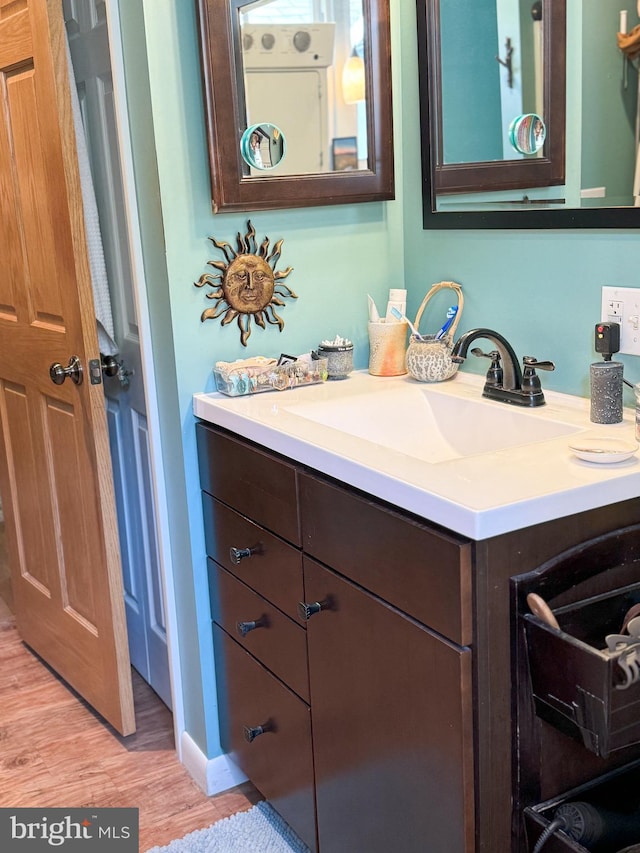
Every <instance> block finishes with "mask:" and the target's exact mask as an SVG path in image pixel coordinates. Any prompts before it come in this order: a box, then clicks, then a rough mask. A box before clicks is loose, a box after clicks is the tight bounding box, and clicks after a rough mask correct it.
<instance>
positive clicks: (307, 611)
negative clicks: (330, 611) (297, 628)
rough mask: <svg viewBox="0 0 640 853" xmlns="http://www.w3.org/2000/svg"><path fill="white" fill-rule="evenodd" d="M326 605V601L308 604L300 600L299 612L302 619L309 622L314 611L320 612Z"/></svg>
mask: <svg viewBox="0 0 640 853" xmlns="http://www.w3.org/2000/svg"><path fill="white" fill-rule="evenodd" d="M325 606H326V602H324V601H314V602H313V603H312V604H307V603H306V602H305V601H300V602H298V613H299V615H300V618H301V619H304V621H305V622H308V621H309V619H311V617H312V616H313V615H314V613H320V611H321V610H322V608H323V607H325Z"/></svg>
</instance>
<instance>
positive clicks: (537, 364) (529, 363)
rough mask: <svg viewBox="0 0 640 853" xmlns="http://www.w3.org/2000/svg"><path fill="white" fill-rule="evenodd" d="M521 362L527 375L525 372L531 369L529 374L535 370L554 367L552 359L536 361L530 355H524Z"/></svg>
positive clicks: (553, 368)
mask: <svg viewBox="0 0 640 853" xmlns="http://www.w3.org/2000/svg"><path fill="white" fill-rule="evenodd" d="M522 363H523V364H524V371H525V375H527V373H528V372H529V371H531V372H529V375H530V376H531V375H533V374H535V371H536V370H555V369H556V366H555V364H554V363H553V362H552V361H538V359H537V358H535V357H534V356H532V355H525V356H524V358H523V359H522Z"/></svg>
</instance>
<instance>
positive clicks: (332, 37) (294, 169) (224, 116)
mask: <svg viewBox="0 0 640 853" xmlns="http://www.w3.org/2000/svg"><path fill="white" fill-rule="evenodd" d="M199 8H200V29H201V48H202V64H203V74H204V82H205V88H206V106H207V135H208V142H209V162H210V168H211V179H212V180H211V182H212V196H213V207H214V211H222V210H259V209H265V208H279V207H303V206H310V205H323V204H349V203H354V202H363V201H379V200H384V199H391V198H393V197H394V176H393V131H392V113H391V56H390V50H391V49H390V33H389V0H334V2H332V3H328V2H326V0H301V2H299V3H298V4H297V5H296V6H295V9H294V8H293V5H292V4H290V3H289V4H287V3H284V2H283V0H267V2H256V0H199ZM292 9H293V11H292ZM348 64H351V65H353V64H357V65H358V67H359V69H360V71H359V73H360V75H361V81H362V82H361V87H360V88H361V95H360V96H359V97H358V98H357V99H356V100H357V102H354V101H353V100H352V96H351V95H349V94H347V91H346V89H345V88H343V82H342V80H343V69H344V68H345V67H346V66H347V65H348ZM362 83H363V84H364V85H363V86H362ZM263 122H264V123H269V124H272V125H276V126H277V127H278V128H280V129H281V130H282V134H283V136H284V139H285V142H286V156H285V157H284V158H283V160H282V163H280V164H279V165H278V166H277V167H276V168H275V169H266V170H260V169H257V168H254V167H253V166H249V165H248V164H247V163H246V162H245V161H244V159H243V157H242V153H241V149H240V140H241V137H242V134H243V133H244V131H245V130H246V129H247V127H248V126H250V125H254V124H260V123H263ZM345 138H347V139H355V140H356V141H355V146H356V155H355V166H353V165H351V161H350V165H349V168H343V167H341V166H337V165H336V164H335V158H334V156H333V153H334V149H335V147H336V146H335V143H336V142H337V141H340V140H344V139H345Z"/></svg>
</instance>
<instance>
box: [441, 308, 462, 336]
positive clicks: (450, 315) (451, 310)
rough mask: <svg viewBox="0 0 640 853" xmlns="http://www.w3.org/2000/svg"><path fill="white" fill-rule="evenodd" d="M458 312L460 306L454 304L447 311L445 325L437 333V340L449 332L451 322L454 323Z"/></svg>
mask: <svg viewBox="0 0 640 853" xmlns="http://www.w3.org/2000/svg"><path fill="white" fill-rule="evenodd" d="M457 313H458V306H457V305H452V306H451V308H449V310H448V311H447V319H446V320H445V323H444V326H443V327H442V328H441V329H440V331H439V332H437V333H436V340H437V341H439V340H440V339H441V338H444V336H445V335H446V334H447V332H448V331H449V329H450V328H451V324H452V323H453V321H454V319H455V316H456V314H457Z"/></svg>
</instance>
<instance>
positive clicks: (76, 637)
mask: <svg viewBox="0 0 640 853" xmlns="http://www.w3.org/2000/svg"><path fill="white" fill-rule="evenodd" d="M64 38H65V33H64V23H63V17H62V8H61V3H60V0H0V87H1V88H0V92H1V94H2V117H1V119H0V246H1V247H2V249H1V251H2V265H1V267H0V429H1V436H0V437H1V448H0V451H1V452H0V492H1V493H2V497H3V505H4V510H5V516H6V519H5V521H6V528H7V529H6V532H7V542H8V551H9V561H10V564H11V572H12V588H13V593H14V598H15V613H16V620H17V625H18V630H19V631H20V634H21V636H22V638H23V639H24V641H25V642H26V643H27V644H28V645H29V646H30V647H31V648H33V649H34V650H35V651H36V652H37V653H38V654H39V655H41V656H42V657H43V658H44V659H45V660H46V661H47V662H48V663H49V664H50V665H51V666H52V667H53V668H54V669H55V670H56V671H57V672H58V673H59V674H60V675H61V676H62V678H64V679H65V680H66V681H67V682H68V683H69V684H70V685H71V686H72V687H74V688H75V689H76V690H77V691H78V692H79V693H80V694H81V695H82V696H84V698H85V699H86V700H87V701H88V702H89V703H90V704H91V705H92V706H93V707H94V708H95V709H96V710H97V711H98V712H99V713H100V714H101V715H103V716H104V717H105V718H106V719H107V720H108V721H109V722H110V723H111V724H112V725H113V726H114V727H115V728H116V729H118V730H119V731H120V732H122V733H123V734H129V733H131V732H132V731H134V729H135V721H134V712H133V698H132V689H131V671H130V664H129V655H128V650H127V634H126V622H125V613H124V602H123V591H122V577H121V566H120V555H119V545H118V529H117V523H116V514H115V508H114V494H113V482H112V473H111V466H110V459H109V442H108V435H107V425H106V417H105V403H104V396H103V388H102V385H101V384H92V381H91V378H92V376H91V371H90V365H89V360H90V359H98V358H99V353H98V343H97V333H96V323H95V314H94V311H93V299H92V293H91V279H90V273H89V264H88V258H87V250H86V239H85V231H84V222H83V215H82V205H81V200H80V199H81V194H80V185H79V174H78V167H77V157H76V149H75V139H74V133H73V123H72V116H71V103H70V89H69V79H68V73H67V65H66V50H65V43H64ZM71 356H77V357H78V359H79V360H80V363H81V365H82V368H83V372H82V382H81V383H80V384H76V383H74V382H73V381H72V380H71V379H70V378H67V379H66V381H65V382H64V384H62V385H55V384H54V383H53V382H52V380H51V378H50V376H49V368H50V365H51V364H52V363H53V362H59V363H60V364H62V365H64V366H66V365H67V363H68V362H69V360H70V358H71Z"/></svg>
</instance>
